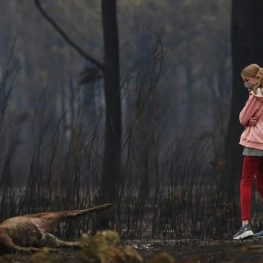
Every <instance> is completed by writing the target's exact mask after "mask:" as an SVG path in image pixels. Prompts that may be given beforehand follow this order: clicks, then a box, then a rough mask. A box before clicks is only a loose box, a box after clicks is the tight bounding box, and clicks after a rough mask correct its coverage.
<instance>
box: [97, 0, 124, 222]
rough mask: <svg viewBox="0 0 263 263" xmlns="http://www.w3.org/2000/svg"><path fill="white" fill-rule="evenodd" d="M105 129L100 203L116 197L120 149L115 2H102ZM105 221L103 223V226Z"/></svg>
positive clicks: (112, 0) (105, 0)
mask: <svg viewBox="0 0 263 263" xmlns="http://www.w3.org/2000/svg"><path fill="white" fill-rule="evenodd" d="M101 7H102V22H103V37H104V92H105V102H106V127H105V129H106V130H105V144H104V162H103V169H102V179H101V201H103V202H104V201H106V200H107V202H113V203H114V201H115V200H116V198H117V191H118V186H117V184H118V181H119V173H120V150H121V98H120V74H119V42H118V26H117V16H116V0H102V1H101ZM106 221H107V220H105V223H106Z"/></svg>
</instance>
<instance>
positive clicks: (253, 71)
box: [241, 64, 263, 93]
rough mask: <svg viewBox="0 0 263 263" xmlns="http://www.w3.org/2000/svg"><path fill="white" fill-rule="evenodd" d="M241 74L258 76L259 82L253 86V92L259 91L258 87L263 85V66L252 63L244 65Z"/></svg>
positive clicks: (252, 76)
mask: <svg viewBox="0 0 263 263" xmlns="http://www.w3.org/2000/svg"><path fill="white" fill-rule="evenodd" d="M241 76H247V77H251V78H257V80H258V81H257V84H256V85H254V87H253V92H254V93H257V91H256V90H257V89H258V88H262V87H263V68H261V67H260V66H259V65H258V64H250V65H248V66H246V67H244V68H243V69H242V71H241Z"/></svg>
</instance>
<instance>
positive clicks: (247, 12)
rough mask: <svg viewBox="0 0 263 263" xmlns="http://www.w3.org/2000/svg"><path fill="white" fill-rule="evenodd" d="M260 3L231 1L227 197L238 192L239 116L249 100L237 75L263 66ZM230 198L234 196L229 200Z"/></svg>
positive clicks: (239, 157) (262, 3)
mask: <svg viewBox="0 0 263 263" xmlns="http://www.w3.org/2000/svg"><path fill="white" fill-rule="evenodd" d="M262 10H263V2H262V1H259V0H251V1H247V0H232V18H231V42H232V68H233V79H232V97H231V112H230V118H229V123H228V129H227V136H226V148H225V149H226V154H225V157H226V168H227V169H226V171H227V173H228V179H227V180H226V186H228V187H229V191H228V192H229V193H231V195H233V194H234V195H235V193H238V192H239V188H238V186H239V180H240V176H241V170H242V149H243V147H242V146H241V145H239V139H240V135H241V133H242V131H243V129H244V127H242V125H240V123H239V113H240V111H241V109H242V108H243V106H244V105H245V101H246V99H247V98H248V92H247V90H246V89H245V88H243V82H242V79H241V76H240V72H241V70H242V68H243V67H245V66H246V65H248V64H251V63H257V64H259V65H261V66H263V48H262V42H263V40H262V38H261V33H260V25H261V22H262V21H261V20H262V19H261V13H262ZM232 197H233V196H232Z"/></svg>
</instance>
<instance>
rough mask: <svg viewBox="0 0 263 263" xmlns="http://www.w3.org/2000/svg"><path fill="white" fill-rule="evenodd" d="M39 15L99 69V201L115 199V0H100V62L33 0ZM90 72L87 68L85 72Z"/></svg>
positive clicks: (118, 103) (117, 133)
mask: <svg viewBox="0 0 263 263" xmlns="http://www.w3.org/2000/svg"><path fill="white" fill-rule="evenodd" d="M34 1H35V4H36V6H37V8H38V9H39V11H40V13H41V14H42V15H43V17H44V18H45V19H46V20H47V21H48V22H49V23H50V24H51V25H52V26H53V28H54V29H55V30H56V31H57V32H58V33H59V34H60V35H61V36H62V37H63V38H64V40H65V41H66V42H67V43H68V44H69V45H70V46H71V47H72V48H74V49H75V50H76V51H77V52H78V53H79V54H80V55H81V56H82V57H83V58H85V59H86V60H88V61H89V62H91V63H92V64H93V65H94V69H95V70H93V72H95V73H96V74H99V73H98V71H101V72H102V75H103V77H104V92H105V102H106V126H105V143H104V158H103V169H102V180H101V192H100V196H99V200H100V201H106V200H107V201H108V202H114V200H115V199H116V192H117V186H116V183H117V182H118V179H117V177H118V175H119V170H120V145H121V99H120V77H119V44H118V25H117V16H116V0H102V1H101V8H102V22H103V23H102V25H103V36H104V62H100V61H99V60H98V59H96V58H94V57H92V56H91V55H89V54H88V53H87V52H86V51H84V50H83V49H82V48H81V47H80V46H79V45H77V44H76V43H75V42H74V41H73V40H72V39H71V38H70V37H69V36H68V35H67V33H65V32H64V31H63V30H62V28H61V27H60V26H59V25H58V24H57V23H56V22H55V20H53V18H51V17H50V16H49V15H48V13H47V12H46V11H45V10H44V9H43V7H42V5H41V4H40V1H39V0H34ZM89 73H90V72H89Z"/></svg>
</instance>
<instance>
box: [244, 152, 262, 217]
mask: <svg viewBox="0 0 263 263" xmlns="http://www.w3.org/2000/svg"><path fill="white" fill-rule="evenodd" d="M254 179H255V180H256V188H257V191H258V192H259V194H260V196H261V198H263V157H258V156H244V160H243V168H242V177H241V182H240V204H241V219H242V220H249V219H250V207H251V192H252V185H253V182H254Z"/></svg>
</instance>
